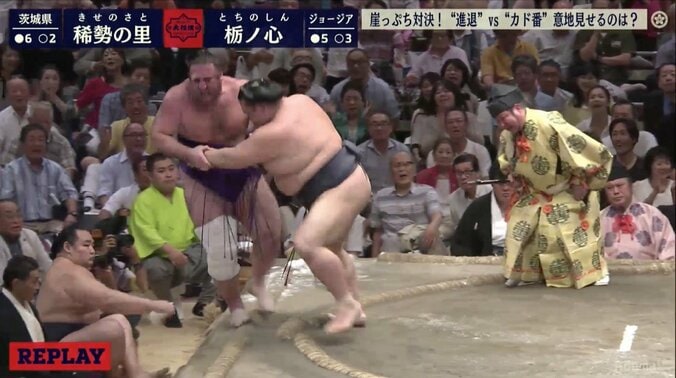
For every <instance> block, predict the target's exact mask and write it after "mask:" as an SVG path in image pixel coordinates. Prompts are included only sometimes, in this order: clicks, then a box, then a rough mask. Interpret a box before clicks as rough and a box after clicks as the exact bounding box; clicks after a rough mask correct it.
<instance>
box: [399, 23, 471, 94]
mask: <svg viewBox="0 0 676 378" xmlns="http://www.w3.org/2000/svg"><path fill="white" fill-rule="evenodd" d="M423 33H424V35H425V38H427V39H428V40H429V41H430V47H429V49H428V50H427V51H425V52H424V53H422V54H421V55H420V56H419V57H418V59H417V60H416V61H415V63H413V65H412V66H411V70H410V71H409V72H408V74H407V75H406V84H407V85H408V86H411V87H412V86H415V85H417V84H418V82H419V81H420V78H421V77H422V76H423V75H424V74H426V73H428V72H440V71H441V67H442V66H443V65H444V63H445V62H446V61H447V60H449V59H459V60H460V61H462V62H463V63H464V64H465V66H466V67H467V68H469V67H470V64H469V60H468V59H467V53H466V52H465V50H463V49H461V48H460V47H457V46H454V45H453V41H454V38H453V31H452V30H426V31H424V32H423Z"/></svg>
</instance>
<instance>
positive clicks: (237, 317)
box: [230, 308, 251, 327]
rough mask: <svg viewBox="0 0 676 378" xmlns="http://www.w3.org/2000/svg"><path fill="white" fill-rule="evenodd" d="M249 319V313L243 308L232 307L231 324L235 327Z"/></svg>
mask: <svg viewBox="0 0 676 378" xmlns="http://www.w3.org/2000/svg"><path fill="white" fill-rule="evenodd" d="M249 320H251V319H250V318H249V314H247V312H246V310H245V309H243V308H236V309H234V310H232V309H231V312H230V325H231V326H233V327H240V326H242V324H244V323H247V322H248V321H249Z"/></svg>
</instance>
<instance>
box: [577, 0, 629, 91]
mask: <svg viewBox="0 0 676 378" xmlns="http://www.w3.org/2000/svg"><path fill="white" fill-rule="evenodd" d="M592 8H593V9H608V0H592ZM573 49H574V50H575V54H576V55H577V57H578V58H579V60H581V61H583V62H589V61H596V62H598V63H599V65H600V68H601V76H600V79H604V80H608V81H609V82H611V83H613V84H615V85H620V84H623V83H624V82H625V80H626V78H627V77H628V76H629V73H628V68H629V66H630V64H631V54H632V53H634V52H635V51H636V41H635V40H634V35H633V34H632V32H631V30H593V29H582V30H580V31H578V32H577V35H576V36H575V44H574V47H573ZM573 61H574V62H575V59H573Z"/></svg>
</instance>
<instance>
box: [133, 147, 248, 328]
mask: <svg viewBox="0 0 676 378" xmlns="http://www.w3.org/2000/svg"><path fill="white" fill-rule="evenodd" d="M146 169H147V170H148V172H149V174H150V182H151V184H150V186H149V187H148V189H146V190H144V191H143V192H141V193H140V194H139V195H138V197H137V198H136V201H135V202H134V205H133V207H132V211H131V216H130V219H129V230H130V232H131V234H132V236H134V239H135V241H134V248H136V251H137V253H138V256H139V257H140V258H141V260H142V261H143V268H144V269H145V270H146V272H147V274H148V286H149V287H150V290H152V292H153V293H154V294H155V296H157V298H159V299H162V300H166V301H169V302H172V303H176V301H177V298H175V297H174V295H173V294H172V293H171V289H173V288H174V287H176V286H179V285H181V284H183V283H185V282H193V283H195V282H199V283H201V284H202V290H201V292H200V295H199V298H198V299H197V303H195V306H194V307H193V309H192V312H193V314H194V315H196V316H203V311H204V307H205V306H206V305H207V304H209V303H210V302H211V301H212V300H213V299H214V298H215V296H216V287H215V286H214V284H213V283H212V282H211V277H210V276H209V273H208V272H207V255H206V250H205V249H204V248H203V247H202V245H201V244H200V242H199V240H198V238H197V235H195V225H194V224H193V222H192V219H191V218H190V214H189V213H188V205H187V203H186V200H185V193H184V192H183V189H182V188H178V187H177V186H176V184H177V182H178V176H179V173H178V168H177V167H176V165H175V164H174V162H173V161H172V160H171V159H170V158H168V157H166V156H164V155H162V154H154V155H151V156H149V157H148V160H147V161H146ZM224 253H225V252H224ZM234 258H235V259H236V258H237V257H236V256H235V257H234ZM177 308H179V309H180V306H177ZM181 317H182V312H181V311H180V310H179V312H177V313H176V314H174V315H173V316H171V317H168V318H166V319H165V321H164V325H165V326H167V327H174V328H175V327H179V328H180V327H182V324H181V320H180V318H181Z"/></svg>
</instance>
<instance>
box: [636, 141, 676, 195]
mask: <svg viewBox="0 0 676 378" xmlns="http://www.w3.org/2000/svg"><path fill="white" fill-rule="evenodd" d="M643 163H644V169H645V171H646V172H648V178H646V179H644V180H641V181H637V182H635V183H634V185H633V187H632V190H633V193H634V199H635V200H636V201H639V202H644V203H647V204H648V205H653V206H655V207H657V206H665V205H673V204H674V200H673V198H672V197H671V188H672V186H674V180H673V178H672V177H673V174H674V172H673V165H672V156H671V155H670V154H669V151H667V150H666V149H664V148H663V147H655V148H653V149H651V150H650V151H648V153H647V154H646V155H645V159H643Z"/></svg>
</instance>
